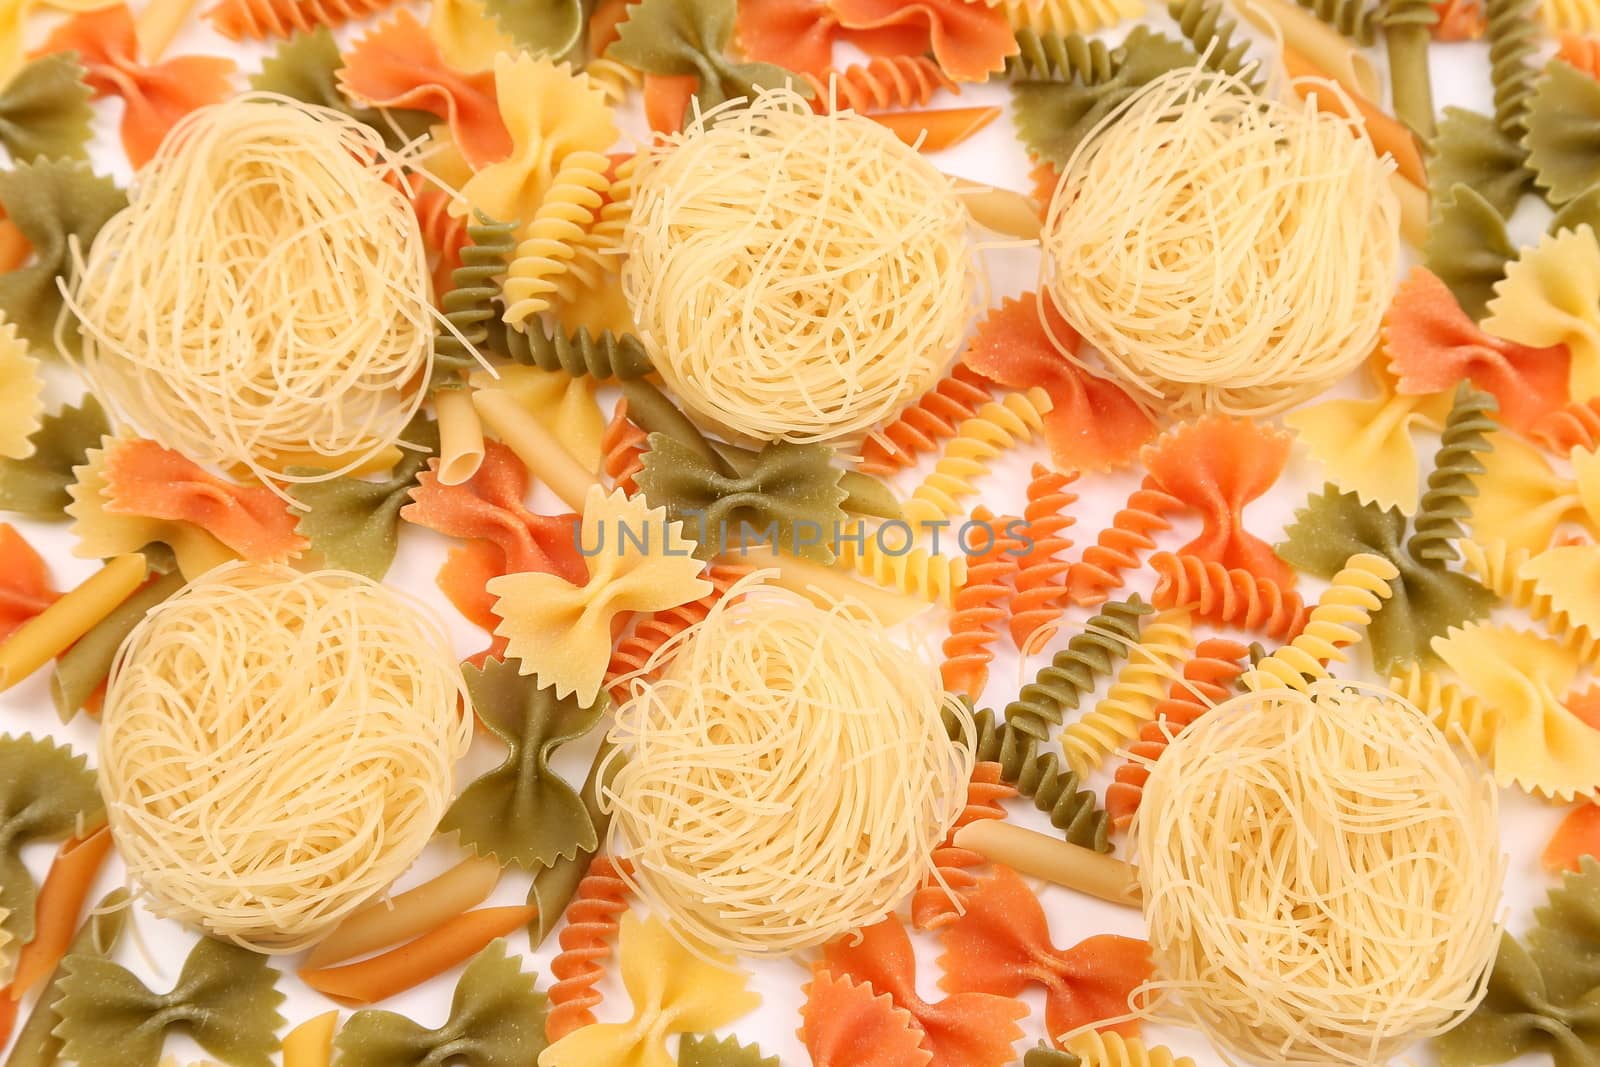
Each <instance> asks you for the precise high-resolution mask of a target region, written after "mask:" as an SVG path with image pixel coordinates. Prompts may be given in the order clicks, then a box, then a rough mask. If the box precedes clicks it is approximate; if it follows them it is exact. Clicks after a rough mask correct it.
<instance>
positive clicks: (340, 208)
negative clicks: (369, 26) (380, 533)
mask: <svg viewBox="0 0 1600 1067" xmlns="http://www.w3.org/2000/svg"><path fill="white" fill-rule="evenodd" d="M405 187H406V184H405V179H404V172H403V162H402V161H401V160H400V159H399V158H398V157H396V156H395V155H394V154H393V153H391V152H390V151H388V149H386V148H385V147H384V144H383V141H382V139H381V138H380V137H379V136H378V134H377V133H376V132H375V131H374V130H372V129H371V128H369V127H367V126H363V125H362V124H361V123H359V122H357V121H356V120H354V119H352V118H350V117H349V116H348V115H345V114H343V113H341V112H338V111H335V110H333V109H331V108H325V107H317V106H313V105H309V104H303V103H300V102H299V101H295V100H291V99H289V98H288V97H281V96H277V95H275V94H270V93H246V94H243V95H241V96H238V97H235V98H233V99H231V100H229V101H227V102H226V103H222V104H217V105H214V106H211V107H204V108H200V109H199V110H197V111H195V112H193V113H192V114H190V115H188V116H187V117H185V118H184V119H183V120H182V121H181V122H179V123H178V125H177V126H175V127H174V128H173V130H172V132H171V133H170V134H169V135H168V136H167V137H166V139H165V140H164V141H163V142H162V145H161V149H160V151H159V152H157V154H156V156H155V158H154V159H152V160H151V162H150V163H149V165H148V166H146V167H145V169H144V170H143V172H142V173H141V174H140V179H139V182H138V185H137V188H136V190H135V192H134V195H133V197H132V199H131V200H130V202H129V205H128V206H127V207H126V208H125V209H123V210H122V211H121V212H119V213H118V214H116V215H115V216H114V217H112V219H111V220H110V221H109V222H108V223H107V224H106V226H105V228H104V229H102V230H101V231H100V234H99V236H98V237H97V238H96V240H95V242H94V245H93V247H92V248H91V249H90V251H89V254H88V257H87V259H86V260H85V261H84V262H83V263H82V264H81V265H80V267H81V269H79V270H78V271H76V277H75V280H74V282H73V285H72V290H71V294H70V296H69V299H68V304H69V307H70V308H71V310H72V312H73V315H74V316H75V318H76V320H77V321H76V326H77V328H78V330H79V332H80V333H81V334H82V359H83V369H84V371H85V373H86V374H87V376H88V377H89V379H90V382H91V383H92V386H93V390H94V393H95V395H96V396H98V397H100V398H101V399H102V400H104V401H105V402H106V404H107V406H109V407H110V408H111V409H112V410H113V411H114V412H115V413H116V414H117V415H118V416H119V418H120V419H121V420H122V421H124V422H126V423H130V424H131V425H132V426H134V427H136V428H137V429H138V430H139V431H140V433H141V434H142V435H143V436H146V437H150V438H153V439H155V440H156V441H159V442H160V443H161V444H163V445H166V446H167V447H169V448H172V449H174V450H176V451H178V452H181V453H182V454H183V455H185V456H187V457H189V458H190V459H193V460H195V461H197V462H200V463H205V464H212V465H215V466H219V467H224V468H236V467H243V468H247V469H249V470H250V471H252V472H253V473H254V474H256V475H257V476H258V477H260V478H262V479H263V480H264V481H267V483H268V484H269V485H270V484H272V483H273V482H284V481H288V482H295V481H319V480H325V479H327V478H331V477H334V476H337V475H340V474H345V473H349V472H351V471H354V470H356V469H358V468H360V467H361V466H362V465H363V464H365V463H366V462H367V461H369V460H371V459H372V458H374V457H376V456H377V455H379V454H380V453H382V452H383V451H385V450H386V449H387V448H388V447H389V446H391V445H393V444H394V443H395V441H397V440H398V439H399V436H400V433H401V431H402V430H403V429H404V428H405V426H406V423H407V422H408V421H409V420H410V418H411V416H412V415H413V414H414V413H415V412H416V410H417V408H418V407H419V406H420V405H421V403H422V400H423V397H424V391H422V390H419V389H417V388H415V386H416V384H417V383H418V382H420V381H425V380H426V379H427V376H428V373H429V371H430V369H431V367H432V360H433V338H434V333H435V322H436V319H437V313H436V312H435V311H434V310H433V307H432V302H431V282H430V277H429V271H428V258H427V248H426V247H425V246H424V244H423V241H422V232H421V229H420V227H419V225H418V222H417V218H416V215H415V214H414V213H413V211H412V209H411V206H410V203H409V202H408V200H407V199H406V197H405V196H404V195H403V194H402V193H401V191H400V190H401V189H402V188H405ZM307 467H310V468H326V469H320V470H307V469H305V468H307Z"/></svg>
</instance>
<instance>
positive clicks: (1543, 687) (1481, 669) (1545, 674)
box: [1433, 623, 1600, 801]
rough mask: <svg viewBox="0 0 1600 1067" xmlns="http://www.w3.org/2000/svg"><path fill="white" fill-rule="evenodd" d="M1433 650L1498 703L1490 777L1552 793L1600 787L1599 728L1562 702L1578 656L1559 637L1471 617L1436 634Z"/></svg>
mask: <svg viewBox="0 0 1600 1067" xmlns="http://www.w3.org/2000/svg"><path fill="white" fill-rule="evenodd" d="M1433 650H1434V652H1435V653H1437V654H1438V656H1439V658H1440V659H1441V660H1443V661H1444V663H1445V664H1446V665H1447V666H1448V667H1449V668H1450V669H1451V670H1453V671H1455V672H1456V673H1457V674H1458V675H1460V676H1461V679H1462V681H1464V682H1465V683H1466V684H1467V686H1468V687H1469V688H1470V689H1471V690H1472V691H1473V692H1474V693H1476V694H1477V695H1478V697H1479V698H1480V699H1481V700H1482V701H1483V702H1484V703H1485V704H1487V705H1488V706H1489V707H1491V708H1493V709H1495V713H1496V714H1495V725H1494V741H1493V743H1492V745H1491V746H1490V760H1491V762H1492V763H1493V765H1494V774H1495V780H1496V781H1498V782H1499V783H1500V784H1501V785H1503V786H1504V785H1516V786H1520V787H1521V788H1523V789H1526V790H1528V791H1530V792H1534V793H1540V794H1542V795H1544V796H1548V797H1551V798H1554V799H1556V800H1563V801H1565V800H1571V799H1572V798H1573V797H1575V796H1593V795H1594V793H1595V790H1596V789H1597V787H1600V730H1596V729H1594V728H1593V727H1591V726H1589V725H1588V724H1586V723H1585V722H1583V721H1582V720H1581V719H1579V718H1578V717H1577V716H1575V715H1573V714H1572V713H1571V712H1569V711H1567V710H1566V708H1564V707H1562V705H1561V694H1563V693H1565V692H1566V691H1567V690H1568V689H1570V688H1571V686H1572V682H1573V680H1574V679H1575V678H1576V677H1577V674H1578V661H1577V658H1576V657H1575V656H1574V655H1573V654H1572V651H1571V650H1570V649H1568V648H1566V647H1565V646H1563V645H1562V644H1560V643H1559V642H1556V641H1553V640H1551V639H1549V638H1547V637H1543V636H1540V635H1539V634H1536V633H1532V632H1530V631H1527V630H1518V629H1516V628H1515V627H1511V626H1505V625H1491V624H1488V623H1472V624H1470V625H1468V626H1464V627H1461V628H1459V629H1455V630H1451V631H1450V633H1448V634H1447V635H1445V636H1443V637H1436V638H1434V640H1433Z"/></svg>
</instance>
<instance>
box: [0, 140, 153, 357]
mask: <svg viewBox="0 0 1600 1067" xmlns="http://www.w3.org/2000/svg"><path fill="white" fill-rule="evenodd" d="M127 203H128V198H127V197H126V196H125V195H124V194H123V192H122V190H121V189H118V188H117V186H116V183H115V182H113V181H112V180H111V179H110V178H103V177H101V176H100V175H98V174H96V173H95V172H94V171H93V170H91V169H90V168H89V164H87V163H82V162H78V161H76V160H69V159H40V160H36V161H34V162H32V163H18V164H17V165H16V166H15V167H13V168H12V169H11V170H6V171H0V208H3V209H4V211H5V216H6V217H7V218H9V219H10V220H11V221H12V222H14V223H16V226H17V229H19V230H21V231H22V236H24V237H26V238H27V239H28V245H29V247H31V248H32V249H33V258H32V261H31V262H30V263H29V264H28V265H27V266H24V267H18V268H17V269H16V270H12V271H7V272H5V273H4V274H0V311H3V312H4V313H5V317H6V319H7V320H8V321H10V322H14V323H16V324H17V331H18V332H19V333H20V334H22V336H23V337H25V338H27V339H28V343H29V344H31V345H33V346H34V349H35V350H36V351H40V352H54V351H56V344H55V329H56V319H57V318H58V317H59V315H60V313H61V291H60V290H59V289H57V288H56V280H57V279H58V278H64V277H66V276H67V274H68V273H69V272H70V269H71V257H70V253H69V252H68V244H69V240H70V239H72V238H76V239H77V242H78V248H79V249H80V250H81V251H82V253H83V254H84V255H88V253H89V246H90V245H92V244H93V243H94V239H95V235H96V234H98V233H99V232H100V228H101V227H102V226H104V225H105V224H106V222H107V220H109V219H110V218H111V216H113V215H115V214H116V213H117V212H118V211H121V210H122V209H123V208H124V207H126V206H127ZM76 337H77V331H76V329H74V328H72V327H71V326H70V325H69V326H68V328H67V329H64V330H63V331H62V339H63V342H64V343H66V344H69V345H74V343H75V338H76Z"/></svg>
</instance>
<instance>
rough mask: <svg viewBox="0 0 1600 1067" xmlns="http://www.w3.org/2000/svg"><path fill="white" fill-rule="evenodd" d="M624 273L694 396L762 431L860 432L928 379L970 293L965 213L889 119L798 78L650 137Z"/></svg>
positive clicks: (640, 313) (638, 309)
mask: <svg viewBox="0 0 1600 1067" xmlns="http://www.w3.org/2000/svg"><path fill="white" fill-rule="evenodd" d="M626 246H627V251H628V258H627V260H626V261H625V263H624V266H623V273H622V284H623V287H624V290H625V292H626V294H627V297H628V301H629V304H630V305H631V307H632V309H633V313H634V317H635V319H636V321H637V322H638V325H639V336H640V337H641V339H642V340H643V341H644V343H645V346H646V347H647V348H648V350H649V352H650V357H651V359H652V360H653V362H654V364H655V367H656V369H657V370H658V371H660V372H661V376H662V377H663V378H665V379H666V381H667V383H668V384H669V385H671V386H672V388H673V390H674V391H675V392H676V393H677V394H678V396H679V397H680V398H681V399H682V400H683V402H684V403H685V404H686V405H688V406H689V407H691V408H693V409H694V411H695V412H697V413H698V414H700V415H701V416H703V417H705V418H707V419H709V420H712V421H713V422H715V423H717V424H718V425H720V426H722V427H724V428H725V429H727V430H729V431H732V432H734V433H738V434H743V435H746V436H748V437H752V438H757V439H760V440H784V441H823V440H830V439H834V438H839V437H844V436H848V435H851V434H855V433H858V432H861V431H864V430H866V429H868V428H870V427H872V426H873V425H874V424H876V423H878V422H880V421H882V420H884V419H885V418H887V417H888V416H890V415H892V414H894V413H895V412H896V411H898V410H899V409H900V408H901V407H902V406H904V405H905V404H906V403H907V402H908V401H910V400H911V399H912V398H914V397H917V396H920V395H921V394H922V393H923V392H925V391H926V390H927V389H928V388H929V387H930V386H932V385H933V383H934V381H935V380H936V379H937V378H938V376H939V375H940V374H941V373H942V372H943V370H944V368H945V367H946V365H947V364H948V363H949V362H950V359H951V358H952V357H953V356H954V355H955V352H956V348H957V346H958V345H959V343H960V342H961V339H962V336H963V334H964V332H965V330H966V326H967V322H968V319H969V318H970V316H971V314H972V312H973V310H974V300H975V296H976V279H975V272H974V270H973V264H972V259H971V253H970V249H969V247H968V243H967V214H966V210H965V209H964V208H963V207H962V205H961V202H960V200H959V199H958V198H957V196H956V194H955V192H954V190H953V188H952V186H951V183H950V180H949V179H948V178H946V177H945V176H944V175H942V174H940V173H939V172H938V170H936V169H935V168H934V167H933V166H932V165H931V164H930V163H928V162H927V161H926V160H925V159H923V158H922V156H920V155H919V154H918V153H917V152H916V151H914V150H913V149H911V148H909V147H907V146H906V145H904V144H901V143H900V141H899V140H897V139H896V138H895V136H894V135H893V134H892V133H890V132H889V131H888V130H887V129H885V128H884V127H883V126H881V125H879V124H878V123H876V122H873V121H872V120H871V119H868V118H864V117H862V116H860V115H856V114H854V113H851V112H844V113H838V114H833V115H817V114H814V113H813V112H812V110H811V108H810V107H809V106H808V105H807V104H806V102H805V101H804V100H803V99H801V98H800V97H799V96H797V95H796V94H795V93H793V92H792V91H790V90H787V89H776V90H772V91H768V92H763V93H761V94H760V95H759V96H757V97H756V99H755V100H754V101H753V102H752V103H751V104H750V105H749V106H748V107H744V106H739V103H738V102H734V103H733V104H730V105H725V106H723V107H718V108H713V109H712V110H711V111H708V112H706V113H705V114H703V115H700V116H698V117H697V118H696V119H695V120H694V121H693V122H691V123H690V124H689V126H688V128H687V129H686V130H685V131H684V132H683V133H682V134H680V135H678V136H676V137H671V138H666V139H665V140H664V141H663V142H662V143H660V144H658V145H657V146H656V147H655V148H654V149H653V150H651V152H650V153H649V156H648V159H647V160H646V162H645V163H644V165H643V166H642V168H641V171H640V174H639V178H638V185H637V189H636V191H635V194H634V209H633V216H632V218H631V219H630V221H629V223H628V228H627V236H626Z"/></svg>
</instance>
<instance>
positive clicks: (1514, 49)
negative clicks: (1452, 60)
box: [1483, 0, 1549, 144]
mask: <svg viewBox="0 0 1600 1067" xmlns="http://www.w3.org/2000/svg"><path fill="white" fill-rule="evenodd" d="M1539 2H1540V0H1484V7H1483V10H1484V15H1485V16H1486V18H1487V19H1488V29H1487V34H1486V36H1487V38H1488V41H1489V80H1490V82H1492V83H1493V84H1494V121H1495V125H1497V126H1499V127H1500V130H1501V132H1502V133H1504V134H1505V135H1506V136H1507V137H1509V138H1510V139H1511V140H1513V141H1516V142H1517V143H1519V144H1520V143H1521V142H1522V139H1523V138H1524V137H1525V136H1527V133H1528V112H1529V110H1530V109H1531V107H1532V104H1533V90H1534V80H1535V78H1537V77H1538V74H1539V66H1538V59H1537V56H1538V52H1539V28H1538V26H1537V25H1535V23H1534V20H1533V14H1534V9H1535V7H1536V5H1537V4H1538V3H1539ZM1544 2H1545V3H1548V2H1549V0H1544Z"/></svg>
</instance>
